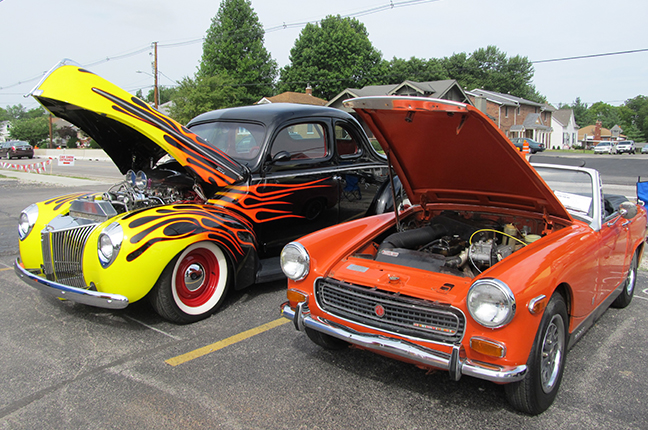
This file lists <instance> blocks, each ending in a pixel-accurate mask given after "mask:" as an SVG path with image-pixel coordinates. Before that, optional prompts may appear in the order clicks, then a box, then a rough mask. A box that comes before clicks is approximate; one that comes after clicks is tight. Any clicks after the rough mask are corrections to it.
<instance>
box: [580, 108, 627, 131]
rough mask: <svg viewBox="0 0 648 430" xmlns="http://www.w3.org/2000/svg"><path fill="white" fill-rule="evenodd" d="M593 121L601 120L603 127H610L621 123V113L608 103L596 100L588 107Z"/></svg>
mask: <svg viewBox="0 0 648 430" xmlns="http://www.w3.org/2000/svg"><path fill="white" fill-rule="evenodd" d="M588 112H589V114H590V115H591V117H592V118H593V119H594V121H601V123H602V125H603V127H605V128H612V127H614V126H615V125H617V124H618V125H620V124H621V115H620V114H619V111H618V108H617V107H616V106H612V105H610V104H608V103H603V102H596V103H594V104H593V105H592V106H590V107H589V109H588Z"/></svg>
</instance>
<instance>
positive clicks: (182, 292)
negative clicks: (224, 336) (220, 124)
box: [149, 242, 230, 324]
mask: <svg viewBox="0 0 648 430" xmlns="http://www.w3.org/2000/svg"><path fill="white" fill-rule="evenodd" d="M228 274H229V270H228V266H227V258H226V257H225V254H224V253H223V251H222V250H221V249H220V248H219V247H218V246H216V245H215V244H213V243H211V242H198V243H194V244H192V245H190V246H188V247H187V248H186V249H185V250H184V251H182V252H181V253H180V254H178V256H176V257H175V258H174V259H173V260H171V262H170V263H169V264H168V265H167V267H166V268H165V269H164V271H163V272H162V275H160V278H159V279H158V281H157V283H156V284H155V286H154V287H153V289H152V290H151V293H150V295H149V300H150V302H151V305H152V306H153V309H155V311H156V312H157V313H158V314H160V316H162V317H163V318H165V319H167V320H169V321H172V322H175V323H178V324H187V323H192V322H196V321H200V320H202V319H204V318H207V317H208V316H210V315H211V314H212V313H214V312H215V311H216V310H217V309H218V308H219V307H220V306H221V305H222V304H223V301H224V300H225V296H226V295H227V290H228V289H229V284H230V282H229V276H228Z"/></svg>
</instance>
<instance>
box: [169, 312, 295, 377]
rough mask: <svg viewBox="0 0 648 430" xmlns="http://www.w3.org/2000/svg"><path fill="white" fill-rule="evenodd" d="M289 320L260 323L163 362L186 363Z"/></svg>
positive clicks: (172, 364) (280, 319) (175, 364)
mask: <svg viewBox="0 0 648 430" xmlns="http://www.w3.org/2000/svg"><path fill="white" fill-rule="evenodd" d="M289 322H290V320H289V319H286V318H279V319H276V320H274V321H270V322H269V323H266V324H263V325H260V326H259V327H255V328H252V329H250V330H247V331H244V332H242V333H239V334H235V335H234V336H231V337H228V338H227V339H223V340H220V341H218V342H215V343H212V344H211V345H207V346H203V347H202V348H198V349H194V350H193V351H189V352H187V353H185V354H182V355H178V356H177V357H173V358H169V359H168V360H166V361H165V363H167V364H170V365H171V366H177V365H178V364H182V363H186V362H187V361H190V360H193V359H194V358H198V357H202V356H203V355H207V354H209V353H212V352H214V351H218V350H219V349H223V348H225V347H226V346H229V345H232V344H235V343H236V342H240V341H242V340H245V339H247V338H250V337H252V336H256V335H257V334H260V333H263V332H264V331H268V330H270V329H273V328H275V327H279V326H280V325H284V324H286V323H289Z"/></svg>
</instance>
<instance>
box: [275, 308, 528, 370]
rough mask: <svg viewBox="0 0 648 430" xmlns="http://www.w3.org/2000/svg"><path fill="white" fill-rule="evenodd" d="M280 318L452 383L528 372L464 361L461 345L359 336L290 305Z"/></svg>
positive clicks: (282, 310)
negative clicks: (443, 375) (445, 375)
mask: <svg viewBox="0 0 648 430" xmlns="http://www.w3.org/2000/svg"><path fill="white" fill-rule="evenodd" d="M281 315H282V316H283V317H285V318H288V319H290V320H292V321H293V322H294V324H295V326H296V327H302V326H303V327H308V328H310V329H313V330H317V331H319V332H322V333H324V334H327V335H329V336H333V337H335V338H338V339H342V340H345V341H347V342H349V343H351V344H354V345H358V346H360V347H363V348H367V349H371V350H375V351H379V352H384V353H387V354H391V355H394V356H397V357H402V358H404V359H407V360H411V361H414V362H418V363H421V364H425V365H427V366H430V367H435V368H438V369H442V370H447V371H448V372H449V373H450V376H451V378H452V379H453V380H458V379H459V378H460V377H461V376H462V375H466V376H472V377H475V378H479V379H484V380H487V381H491V382H499V383H509V382H516V381H520V380H522V379H524V377H525V375H526V371H527V366H526V364H522V365H519V366H497V365H489V364H486V363H479V362H476V361H472V360H470V359H468V358H461V354H459V352H460V351H459V349H460V345H454V346H453V347H452V348H453V350H452V353H451V354H448V353H445V352H440V351H435V350H433V349H430V348H426V347H424V346H421V345H418V344H415V343H412V342H408V341H406V340H402V339H396V338H390V337H387V336H386V335H373V334H366V333H360V332H357V331H354V330H352V329H350V328H348V327H345V326H342V325H339V324H335V323H333V322H331V321H326V320H323V319H321V318H314V317H312V316H311V315H310V314H305V313H302V312H295V311H294V310H293V309H291V308H290V306H289V305H288V304H287V303H284V304H283V306H282V309H281Z"/></svg>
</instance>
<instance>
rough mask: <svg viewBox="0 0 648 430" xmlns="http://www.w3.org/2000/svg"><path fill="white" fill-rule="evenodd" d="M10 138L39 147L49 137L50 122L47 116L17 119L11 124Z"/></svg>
mask: <svg viewBox="0 0 648 430" xmlns="http://www.w3.org/2000/svg"><path fill="white" fill-rule="evenodd" d="M9 136H11V138H12V139H16V140H24V141H27V142H29V143H30V144H31V145H32V146H37V145H39V144H40V143H41V142H43V141H45V140H47V138H48V137H49V122H48V119H47V117H46V116H44V115H43V116H40V117H37V118H25V119H17V120H13V121H12V122H11V128H10V129H9Z"/></svg>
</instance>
